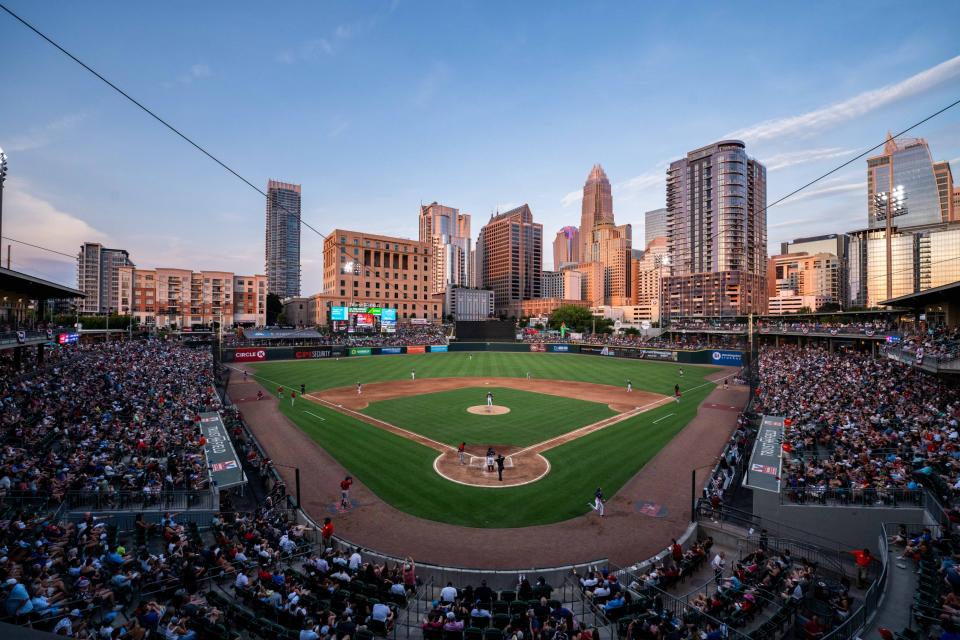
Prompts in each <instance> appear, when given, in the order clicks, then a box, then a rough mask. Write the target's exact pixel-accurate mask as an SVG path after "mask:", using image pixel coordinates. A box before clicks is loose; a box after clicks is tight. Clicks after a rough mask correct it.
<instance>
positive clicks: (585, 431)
mask: <svg viewBox="0 0 960 640" xmlns="http://www.w3.org/2000/svg"><path fill="white" fill-rule="evenodd" d="M711 384H713V382H705V383H703V384H699V385H697V386H695V387H691V388H690V389H687V391H686V392H687V393H692V392H694V391H696V390H697V389H701V388H703V387H706V386H709V385H711ZM671 400H673V398H671V397H669V396H664V397H663V398H660V399H659V400H654V401H653V402H650V403H647V404H645V405H643V406H642V407H637V408H636V409H633V410H632V411H627V412H626V413H621V414H620V415H619V416H614V417H613V418H606V419H605V420H600V421H599V422H594V423H593V424H588V425H587V426H585V427H580V428H579V429H574V430H573V431H570V432H568V433H565V434H563V435H560V436H557V437H555V438H550V439H549V440H544V441H543V442H540V443H537V444H533V445H530V446H529V447H526V448H525V449H520V451H517V452H515V453H514V454H513V455H515V456H518V455H520V454H521V453H526V452H527V451H530V450H531V449H537V450H538V453H542V452H544V451H547V450H549V449H552V448H553V447H551V446H549V445H550V443H551V442H554V441H556V440H562V441H563V442H570V441H572V440H576V439H577V438H573V439H570V436H572V435H576V434H578V433H581V432H582V435H589V434H591V433H594V432H596V431H600V430H601V429H606V428H607V427H609V426H612V425H615V424H617V423H620V422H623V421H624V420H626V419H628V418H632V417H634V416H636V415H638V414H640V413H643V412H644V411H645V410H646V409H649V408H650V407H654V406H656V405H658V404H660V403H661V402H669V401H671ZM671 415H672V414H671ZM602 422H607V424H604V425H603V426H601V427H597V425H599V424H600V423H602Z"/></svg>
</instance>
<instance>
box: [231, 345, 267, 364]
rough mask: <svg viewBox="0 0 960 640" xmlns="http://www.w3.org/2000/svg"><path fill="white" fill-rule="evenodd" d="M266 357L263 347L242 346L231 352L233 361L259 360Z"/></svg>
mask: <svg viewBox="0 0 960 640" xmlns="http://www.w3.org/2000/svg"><path fill="white" fill-rule="evenodd" d="M266 359H267V352H266V350H264V349H256V348H243V349H237V350H236V351H234V352H233V360H234V362H259V361H260V360H266Z"/></svg>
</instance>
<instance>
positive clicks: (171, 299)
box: [119, 266, 267, 328]
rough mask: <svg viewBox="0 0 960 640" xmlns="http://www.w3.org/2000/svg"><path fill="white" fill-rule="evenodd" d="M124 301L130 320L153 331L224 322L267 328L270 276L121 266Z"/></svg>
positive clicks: (122, 296)
mask: <svg viewBox="0 0 960 640" xmlns="http://www.w3.org/2000/svg"><path fill="white" fill-rule="evenodd" d="M119 277H120V302H121V306H122V307H123V308H124V314H125V315H132V316H134V317H135V318H137V320H138V321H139V322H140V323H142V324H146V325H148V326H156V327H170V326H175V327H178V328H184V327H193V326H210V325H212V324H213V323H215V322H223V326H225V327H227V326H232V325H234V324H239V325H245V326H264V325H265V324H266V323H267V277H266V276H264V275H254V276H240V275H236V274H234V273H232V272H229V271H191V270H189V269H164V268H160V269H137V268H135V267H133V266H127V267H121V268H120V269H119Z"/></svg>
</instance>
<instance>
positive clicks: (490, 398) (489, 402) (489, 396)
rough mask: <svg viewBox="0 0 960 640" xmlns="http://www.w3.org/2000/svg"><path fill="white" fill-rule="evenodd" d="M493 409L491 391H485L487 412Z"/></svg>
mask: <svg viewBox="0 0 960 640" xmlns="http://www.w3.org/2000/svg"><path fill="white" fill-rule="evenodd" d="M491 411H493V392H492V391H487V412H488V413H489V412H491Z"/></svg>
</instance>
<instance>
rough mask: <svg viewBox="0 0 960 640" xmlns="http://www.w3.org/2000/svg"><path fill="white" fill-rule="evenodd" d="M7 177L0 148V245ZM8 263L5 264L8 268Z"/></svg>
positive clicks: (4, 161) (5, 155)
mask: <svg viewBox="0 0 960 640" xmlns="http://www.w3.org/2000/svg"><path fill="white" fill-rule="evenodd" d="M6 179H7V154H5V153H4V152H3V149H0V247H2V246H3V240H2V238H3V183H4V181H5V180H6ZM9 266H10V265H7V267H8V268H9Z"/></svg>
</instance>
